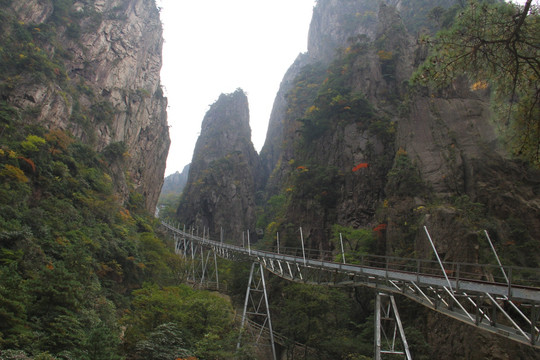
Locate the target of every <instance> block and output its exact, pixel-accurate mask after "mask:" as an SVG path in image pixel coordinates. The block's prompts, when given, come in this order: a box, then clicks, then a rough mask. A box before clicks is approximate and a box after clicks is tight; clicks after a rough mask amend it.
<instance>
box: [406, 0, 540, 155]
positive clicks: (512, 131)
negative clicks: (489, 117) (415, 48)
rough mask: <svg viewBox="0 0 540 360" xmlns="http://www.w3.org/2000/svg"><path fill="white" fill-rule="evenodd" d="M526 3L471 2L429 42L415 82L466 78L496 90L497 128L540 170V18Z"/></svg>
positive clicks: (444, 82)
mask: <svg viewBox="0 0 540 360" xmlns="http://www.w3.org/2000/svg"><path fill="white" fill-rule="evenodd" d="M539 11H540V9H539V7H538V5H534V4H532V0H527V1H526V2H525V4H524V5H523V6H521V5H516V4H511V3H499V2H497V3H493V2H492V1H484V2H481V1H477V0H471V1H470V2H469V5H468V6H467V7H466V8H465V9H464V10H463V11H462V12H461V13H459V14H458V16H457V17H456V19H455V22H454V24H453V25H452V26H451V27H450V28H449V29H447V30H444V31H441V32H439V33H438V35H437V36H436V37H435V38H429V37H428V38H424V39H423V41H424V42H425V43H427V44H428V45H429V46H431V50H432V51H431V54H430V56H429V57H428V58H427V59H426V61H425V63H424V64H423V65H422V66H421V67H420V69H419V71H418V72H417V73H416V74H415V75H414V77H413V82H419V83H424V84H431V85H436V86H445V85H448V84H449V83H450V82H451V81H453V80H454V79H455V78H456V77H459V76H460V75H463V74H465V75H466V76H467V77H468V78H469V79H470V80H471V83H472V84H473V85H472V87H471V89H472V90H478V89H485V88H487V87H488V86H489V87H491V89H492V96H493V100H494V101H493V103H494V108H495V113H496V117H497V124H498V126H499V127H500V129H501V130H502V131H503V134H504V138H505V142H506V143H507V144H508V145H509V147H510V148H511V149H512V150H513V152H514V153H515V154H516V155H518V156H520V157H522V158H525V159H527V160H529V161H531V162H533V163H535V164H536V165H537V166H540V81H539V80H540V16H539Z"/></svg>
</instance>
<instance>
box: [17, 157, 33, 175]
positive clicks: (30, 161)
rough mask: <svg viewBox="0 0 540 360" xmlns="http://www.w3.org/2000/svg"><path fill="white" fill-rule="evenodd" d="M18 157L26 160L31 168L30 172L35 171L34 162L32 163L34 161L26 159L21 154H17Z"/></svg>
mask: <svg viewBox="0 0 540 360" xmlns="http://www.w3.org/2000/svg"><path fill="white" fill-rule="evenodd" d="M18 159H21V160H23V161H24V162H26V163H27V164H28V165H30V167H31V168H32V172H36V164H34V162H33V161H32V160H31V159H28V158H25V157H22V156H19V157H18Z"/></svg>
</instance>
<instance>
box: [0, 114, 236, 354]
mask: <svg viewBox="0 0 540 360" xmlns="http://www.w3.org/2000/svg"><path fill="white" fill-rule="evenodd" d="M0 115H1V126H2V128H1V129H2V131H1V136H2V137H1V144H2V145H1V146H0V179H1V181H0V209H1V211H0V357H1V358H3V359H10V358H12V357H10V356H11V355H10V354H12V355H13V354H16V352H14V351H15V350H18V351H19V353H22V352H24V353H26V354H27V355H28V356H29V357H31V356H38V355H40V354H41V355H40V356H41V358H47V357H44V356H45V355H44V354H45V353H48V354H50V356H49V358H52V357H57V358H61V359H119V358H123V357H125V356H126V355H127V356H128V357H130V358H133V357H138V358H144V359H153V358H158V355H159V354H161V353H165V352H166V351H169V350H170V351H172V352H171V354H173V353H174V354H175V356H176V357H179V356H181V355H197V356H199V357H200V358H201V359H204V358H213V356H218V357H220V358H224V357H225V356H228V355H227V354H228V353H229V354H231V353H232V351H233V350H234V346H233V344H232V340H231V338H230V335H231V334H232V333H231V332H232V331H233V324H232V317H231V316H232V311H231V309H230V305H228V303H227V302H226V301H224V300H223V299H221V298H218V297H215V296H213V295H211V294H208V293H198V292H194V291H192V290H191V289H189V288H186V287H185V286H180V284H181V282H182V280H183V268H182V263H181V262H180V260H179V258H178V257H177V256H176V255H174V253H173V252H172V251H171V246H167V245H166V244H165V243H164V242H163V241H162V240H160V239H159V238H158V236H157V234H156V232H155V231H154V227H155V226H156V224H155V223H154V221H155V220H153V219H152V218H151V217H149V216H148V215H147V214H146V212H145V210H144V207H143V202H142V199H141V197H140V195H139V194H138V193H136V192H133V193H132V196H131V197H130V200H129V202H128V203H127V204H126V205H124V206H123V205H120V204H119V202H118V198H117V196H116V195H115V193H114V191H113V184H112V180H111V175H110V173H109V171H108V170H107V168H108V162H109V158H108V157H107V156H104V155H100V154H97V153H96V152H95V151H93V150H92V149H91V148H90V147H88V146H87V145H84V144H82V143H81V142H79V141H77V140H75V139H74V138H73V137H71V136H70V135H69V134H67V133H65V132H63V131H59V130H46V129H43V128H41V127H39V126H34V125H27V126H23V127H20V126H13V125H15V124H14V123H13V121H14V119H16V118H17V111H16V110H15V109H13V108H10V107H9V106H7V105H5V104H2V111H1V112H0ZM143 284H144V285H143ZM199 317H200V318H199ZM234 334H236V332H235V331H234ZM171 336H172V339H173V340H174V341H172V340H170V341H172V343H170V344H169V345H168V346H173V345H174V346H173V348H172V350H171V349H169V350H167V346H165V345H162V346H160V347H157V348H153V346H156V342H157V343H159V342H160V341H164V338H168V339H170V338H171ZM152 344H153V345H152ZM8 349H10V350H13V351H7V350H8ZM175 349H176V350H175ZM180 350H181V351H180ZM175 351H176V352H175ZM216 354H218V355H216ZM219 354H221V355H219ZM13 356H15V355H13ZM221 356H224V357H221ZM17 358H19V359H20V358H26V357H24V356H22V355H21V357H17Z"/></svg>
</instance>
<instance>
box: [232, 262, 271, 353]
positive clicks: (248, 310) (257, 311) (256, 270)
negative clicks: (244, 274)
mask: <svg viewBox="0 0 540 360" xmlns="http://www.w3.org/2000/svg"><path fill="white" fill-rule="evenodd" d="M248 317H251V318H252V320H255V322H256V323H258V324H262V325H261V326H260V327H259V328H258V329H256V330H257V333H256V334H253V335H254V336H255V343H256V344H258V343H259V340H261V337H262V336H263V335H264V334H267V335H269V337H270V346H271V348H272V357H273V360H277V356H276V347H275V343H274V332H273V331H272V321H271V319H270V307H269V305H268V294H267V292H266V281H265V279H264V267H263V266H262V264H261V263H258V262H253V263H252V264H251V271H250V273H249V282H248V287H247V290H246V300H245V302H244V311H243V313H242V324H241V326H240V336H239V337H238V345H237V348H240V345H241V340H242V333H243V332H244V330H245V329H246V322H247V321H249V319H248ZM266 329H267V332H265V330H266Z"/></svg>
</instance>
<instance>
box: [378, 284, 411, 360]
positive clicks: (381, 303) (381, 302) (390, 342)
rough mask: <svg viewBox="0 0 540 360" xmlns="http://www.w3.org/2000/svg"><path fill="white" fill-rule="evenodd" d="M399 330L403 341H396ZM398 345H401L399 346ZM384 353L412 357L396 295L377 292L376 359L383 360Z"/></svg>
mask: <svg viewBox="0 0 540 360" xmlns="http://www.w3.org/2000/svg"><path fill="white" fill-rule="evenodd" d="M398 331H399V336H400V339H401V342H399V341H398V342H397V343H396V339H397V338H396V335H397V333H398ZM396 345H400V347H399V348H398V347H396ZM383 354H392V355H405V358H406V359H407V360H411V359H412V357H411V353H410V352H409V345H408V344H407V339H406V337H405V332H404V331H403V325H402V324H401V319H400V317H399V312H398V309H397V306H396V301H395V299H394V295H389V294H386V293H381V292H377V297H376V299H375V360H381V359H382V357H381V356H382V355H383Z"/></svg>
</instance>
